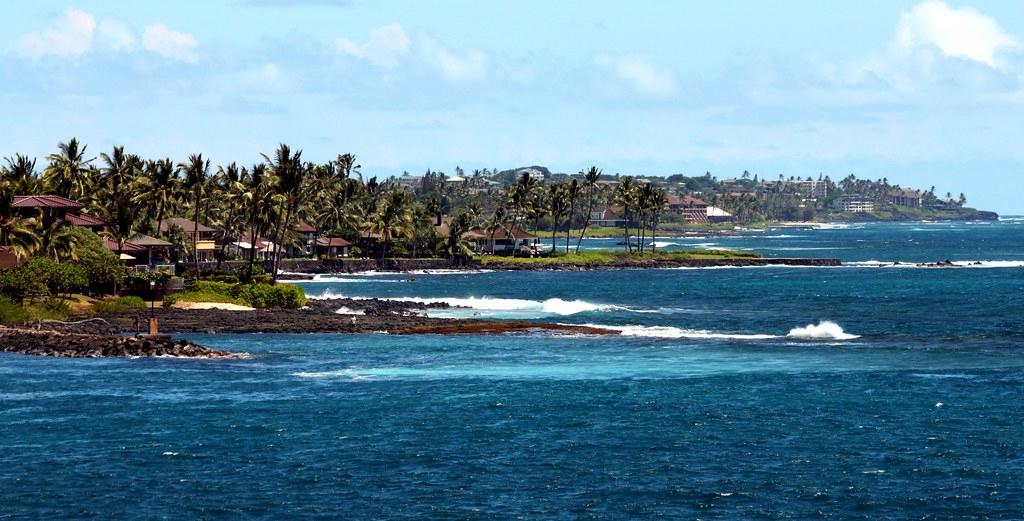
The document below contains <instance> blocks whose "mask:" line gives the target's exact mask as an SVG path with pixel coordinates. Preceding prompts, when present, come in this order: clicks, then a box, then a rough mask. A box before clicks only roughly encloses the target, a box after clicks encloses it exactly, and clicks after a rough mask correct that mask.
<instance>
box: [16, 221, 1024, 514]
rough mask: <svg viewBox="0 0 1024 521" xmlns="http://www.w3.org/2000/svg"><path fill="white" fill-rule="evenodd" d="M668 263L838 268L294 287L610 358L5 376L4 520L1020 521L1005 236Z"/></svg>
mask: <svg viewBox="0 0 1024 521" xmlns="http://www.w3.org/2000/svg"><path fill="white" fill-rule="evenodd" d="M659 240H662V239H659ZM664 241H665V242H676V243H679V244H680V245H677V246H673V245H666V246H665V247H669V248H671V247H694V244H697V243H706V244H708V245H709V246H708V247H719V246H720V247H733V248H749V249H752V250H755V251H761V252H764V253H765V254H766V255H772V256H779V257H787V256H829V257H831V256H835V257H839V258H841V259H842V260H843V261H844V262H845V263H846V264H847V265H846V266H843V267H838V268H793V267H766V268H723V269H701V270H695V269H680V270H627V271H611V272H572V273H557V272H517V273H500V272H479V273H434V274H389V273H377V274H363V275H346V276H338V277H321V278H320V279H319V280H317V281H314V282H308V283H303V286H304V287H305V289H306V290H307V292H308V293H309V294H310V295H314V296H319V295H326V296H332V295H333V296H348V297H367V298H368V297H378V298H396V299H419V300H421V301H443V302H449V303H452V304H458V305H463V306H468V309H447V310H432V311H431V314H435V315H438V316H453V317H474V316H476V317H495V318H515V319H524V320H543V321H555V322H561V323H573V324H596V325H603V326H606V327H611V328H614V329H616V330H618V331H620V333H621V334H619V335H617V336H611V337H590V336H581V335H567V336H555V335H540V334H538V335H523V336H497V337H485V336H464V337H441V336H431V335H428V336H416V337H411V336H392V335H387V334H384V333H379V334H366V335H352V336H345V335H259V334H253V335H192V336H191V338H193V339H194V340H196V341H198V342H201V343H203V344H206V345H210V346H214V347H220V348H225V349H232V350H238V351H245V352H248V353H250V354H251V356H250V358H249V359H246V360H230V361H195V360H179V359H135V360H55V359H45V358H31V357H23V356H19V355H8V354H2V355H0V519H40V518H42V519H53V518H97V519H137V518H145V519H200V518H201V519H236V518H260V519H304V518H322V519H339V518H341V519H413V518H415V519H421V518H431V519H495V518H499V519H504V518H523V519H580V518H594V519H650V518H672V519H675V518H683V519H809V518H826V519H1021V518H1024V481H1022V479H1021V477H1022V476H1024V302H1022V300H1021V297H1022V295H1024V220H1022V219H1019V218H1018V219H1007V220H1004V221H1000V222H993V223H936V224H932V223H912V224H909V223H908V224H863V225H861V224H853V225H848V226H829V227H824V228H820V229H812V228H807V229H777V230H764V231H757V232H751V235H750V236H747V237H737V238H717V237H716V238H708V239H703V240H702V239H664ZM606 242H612V244H613V241H606ZM584 243H585V244H586V245H587V246H588V247H591V246H592V247H597V246H595V245H600V244H601V241H600V240H591V241H585V242H584ZM710 244H714V245H715V246H710ZM696 247H700V246H696ZM945 259H950V260H953V261H955V262H958V263H962V264H964V265H966V266H969V267H965V268H963V269H929V268H918V267H914V266H913V265H914V263H918V262H933V261H937V260H945ZM896 262H900V263H903V264H900V265H894V263H896Z"/></svg>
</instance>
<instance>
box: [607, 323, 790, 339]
mask: <svg viewBox="0 0 1024 521" xmlns="http://www.w3.org/2000/svg"><path fill="white" fill-rule="evenodd" d="M587 325H589V326H592V327H599V328H605V329H612V330H615V331H618V332H619V334H620V335H622V336H636V337H648V338H692V339H709V340H769V339H772V338H779V337H778V336H777V335H762V334H750V333H718V332H714V331H705V330H700V329H682V328H678V327H671V326H604V325H599V324H587Z"/></svg>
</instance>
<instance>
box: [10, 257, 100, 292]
mask: <svg viewBox="0 0 1024 521" xmlns="http://www.w3.org/2000/svg"><path fill="white" fill-rule="evenodd" d="M18 269H22V270H25V272H26V273H27V275H28V276H29V277H30V278H32V279H33V280H35V281H37V282H39V283H40V284H42V285H43V286H45V287H46V290H47V292H48V293H49V294H50V295H57V294H60V293H70V292H72V291H73V290H79V289H84V288H85V287H86V286H88V285H89V279H88V276H87V275H86V271H85V268H83V267H81V266H78V265H75V264H68V263H59V262H56V261H54V260H52V259H47V258H36V259H32V260H30V261H28V262H27V263H25V265H23V266H21V267H20V268H18Z"/></svg>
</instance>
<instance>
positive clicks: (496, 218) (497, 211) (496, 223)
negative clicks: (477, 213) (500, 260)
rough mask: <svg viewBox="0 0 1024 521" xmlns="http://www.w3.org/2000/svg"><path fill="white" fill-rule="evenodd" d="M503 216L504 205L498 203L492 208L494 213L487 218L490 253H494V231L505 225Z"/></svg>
mask: <svg viewBox="0 0 1024 521" xmlns="http://www.w3.org/2000/svg"><path fill="white" fill-rule="evenodd" d="M505 218H506V215H505V207H504V206H501V205H498V206H496V207H495V208H494V213H492V214H491V217H490V219H488V220H487V223H488V224H487V230H488V231H489V232H490V234H491V237H490V239H491V240H490V243H491V255H494V233H495V232H497V231H498V230H500V229H501V228H502V227H503V226H505Z"/></svg>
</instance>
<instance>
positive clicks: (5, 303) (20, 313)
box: [0, 270, 28, 324]
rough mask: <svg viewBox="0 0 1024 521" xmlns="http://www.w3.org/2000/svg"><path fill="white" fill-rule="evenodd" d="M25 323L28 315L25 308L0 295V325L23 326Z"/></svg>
mask: <svg viewBox="0 0 1024 521" xmlns="http://www.w3.org/2000/svg"><path fill="white" fill-rule="evenodd" d="M4 271H6V270H4ZM25 322H28V313H27V312H25V308H23V307H21V305H20V304H18V303H17V302H14V301H13V300H11V299H10V298H9V297H7V296H6V295H0V323H3V324H24V323H25Z"/></svg>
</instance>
